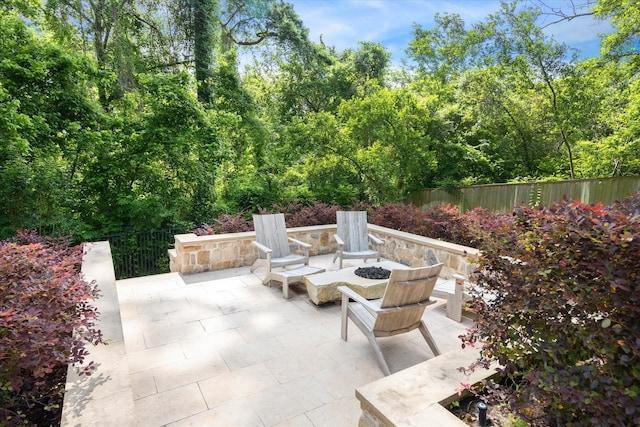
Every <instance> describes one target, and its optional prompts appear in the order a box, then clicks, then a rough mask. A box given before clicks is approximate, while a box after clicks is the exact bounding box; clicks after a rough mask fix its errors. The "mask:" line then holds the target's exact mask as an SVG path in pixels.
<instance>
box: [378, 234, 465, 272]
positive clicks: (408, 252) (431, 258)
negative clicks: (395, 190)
mask: <svg viewBox="0 0 640 427" xmlns="http://www.w3.org/2000/svg"><path fill="white" fill-rule="evenodd" d="M368 228H369V232H370V233H371V234H373V235H374V236H377V237H379V238H381V239H384V241H385V243H384V245H382V246H381V255H382V257H383V258H386V259H389V260H391V261H396V262H399V263H401V264H405V265H408V266H411V267H421V266H424V265H431V264H434V263H435V262H437V261H439V262H442V263H444V267H443V269H442V273H440V277H442V278H445V279H450V278H451V277H452V276H453V275H454V274H461V275H463V276H467V277H468V276H469V275H470V274H471V272H473V269H474V263H475V261H476V258H477V256H478V250H477V249H475V248H470V247H468V246H462V245H457V244H455V243H449V242H444V241H442V240H437V239H431V238H429V237H423V236H418V235H416V234H411V233H405V232H404V231H397V230H393V229H391V228H386V227H380V226H378V225H373V224H369V226H368Z"/></svg>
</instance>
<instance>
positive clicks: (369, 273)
mask: <svg viewBox="0 0 640 427" xmlns="http://www.w3.org/2000/svg"><path fill="white" fill-rule="evenodd" d="M354 273H355V274H356V276H360V277H364V278H365V279H375V280H379V279H388V278H389V276H390V275H391V271H390V270H387V269H385V268H382V267H358V268H356V271H355V272H354Z"/></svg>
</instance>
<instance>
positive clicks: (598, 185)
mask: <svg viewBox="0 0 640 427" xmlns="http://www.w3.org/2000/svg"><path fill="white" fill-rule="evenodd" d="M635 191H640V177H620V178H601V179H576V180H567V181H555V182H526V183H517V184H489V185H474V186H471V187H463V188H459V189H456V190H455V191H453V192H451V193H449V192H447V191H445V190H442V189H426V190H420V191H416V192H414V193H412V194H410V195H409V196H408V197H407V202H408V203H413V204H414V205H415V206H417V207H419V208H420V209H421V210H426V209H428V208H430V207H433V206H437V205H439V204H441V203H448V204H451V205H457V206H458V208H459V209H460V212H466V211H468V210H471V209H473V208H475V207H483V208H486V209H491V210H495V211H499V212H509V211H511V210H512V209H513V207H514V206H516V205H519V204H523V203H524V204H526V205H529V206H535V205H537V204H539V203H541V204H543V205H549V204H551V203H554V202H557V201H560V200H562V199H563V197H567V198H568V199H569V200H576V199H577V200H581V201H582V202H584V203H595V202H598V201H601V202H602V203H604V204H605V205H608V204H611V203H612V202H614V201H616V200H620V199H625V198H627V197H629V196H631V194H633V193H634V192H635Z"/></svg>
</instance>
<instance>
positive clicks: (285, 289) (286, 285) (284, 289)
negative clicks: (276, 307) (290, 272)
mask: <svg viewBox="0 0 640 427" xmlns="http://www.w3.org/2000/svg"><path fill="white" fill-rule="evenodd" d="M282 297H283V298H284V299H289V278H288V277H284V278H283V279H282Z"/></svg>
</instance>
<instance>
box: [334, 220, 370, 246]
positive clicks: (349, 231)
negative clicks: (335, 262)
mask: <svg viewBox="0 0 640 427" xmlns="http://www.w3.org/2000/svg"><path fill="white" fill-rule="evenodd" d="M336 225H337V226H338V236H340V237H341V238H342V240H343V241H344V248H343V250H344V251H345V252H358V251H366V250H367V249H369V237H368V235H367V212H366V211H337V212H336Z"/></svg>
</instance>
